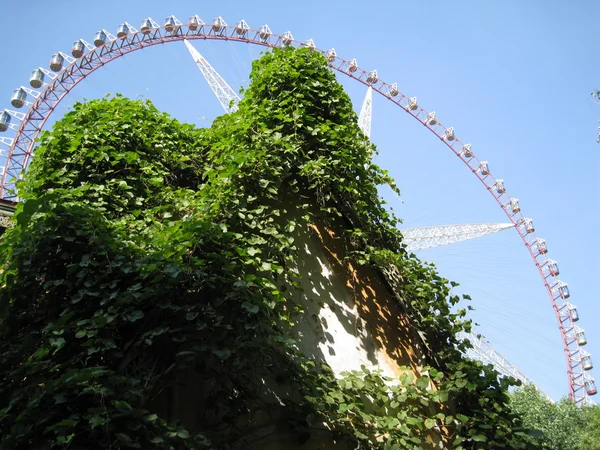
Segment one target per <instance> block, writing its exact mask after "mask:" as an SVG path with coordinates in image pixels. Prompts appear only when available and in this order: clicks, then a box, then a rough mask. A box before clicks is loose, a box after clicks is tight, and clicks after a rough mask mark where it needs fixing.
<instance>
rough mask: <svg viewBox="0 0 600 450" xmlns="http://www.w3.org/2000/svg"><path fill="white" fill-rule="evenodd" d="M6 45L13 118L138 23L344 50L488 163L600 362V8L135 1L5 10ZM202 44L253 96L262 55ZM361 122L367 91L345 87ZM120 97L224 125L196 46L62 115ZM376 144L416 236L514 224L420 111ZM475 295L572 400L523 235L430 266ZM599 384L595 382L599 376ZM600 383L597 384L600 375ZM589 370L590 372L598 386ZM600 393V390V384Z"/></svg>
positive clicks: (400, 117) (127, 76) (145, 64)
mask: <svg viewBox="0 0 600 450" xmlns="http://www.w3.org/2000/svg"><path fill="white" fill-rule="evenodd" d="M2 3H6V4H4V5H2V15H1V16H0V30H1V31H0V37H1V40H2V42H3V47H2V53H1V54H2V59H3V61H4V67H3V70H2V72H1V73H0V98H3V99H4V100H3V103H0V108H8V107H9V104H10V103H9V99H10V95H11V93H12V91H13V90H14V89H15V88H16V87H18V86H20V85H27V81H28V77H29V75H30V73H31V71H32V70H33V69H34V68H36V67H38V66H40V65H41V66H44V67H47V65H48V63H49V60H50V57H51V56H52V54H53V53H55V52H56V51H58V50H61V51H63V52H65V53H69V51H70V46H71V44H72V43H73V41H75V40H77V39H79V38H84V39H86V40H88V41H91V40H92V38H93V35H94V33H95V32H96V31H97V30H99V29H101V28H105V29H107V30H109V31H111V32H113V33H114V32H116V28H117V26H118V25H119V24H120V23H122V22H123V21H128V22H129V23H131V24H132V25H134V26H135V27H137V28H139V24H140V22H141V20H142V19H143V18H145V17H146V16H150V17H152V18H154V19H155V20H156V21H157V22H159V23H161V24H162V23H163V20H164V18H165V17H167V16H168V15H171V14H174V15H176V16H177V17H178V18H179V19H181V20H182V21H186V20H187V18H188V17H189V16H191V15H193V14H198V15H200V16H201V17H202V18H203V19H204V20H205V21H210V20H212V19H213V18H214V17H216V16H223V17H224V18H225V20H226V21H227V23H229V24H235V22H236V21H237V20H239V19H245V20H246V21H247V22H248V23H249V24H250V26H251V27H253V28H255V29H256V28H258V27H259V26H260V25H263V24H265V23H267V24H269V25H270V27H271V29H272V30H273V31H274V32H275V33H283V32H284V31H287V30H291V31H292V33H293V35H294V37H295V38H296V39H299V40H306V39H308V38H313V39H314V40H315V42H316V45H317V47H319V48H323V49H327V48H331V47H335V49H336V51H337V54H338V55H339V56H341V57H343V58H345V59H350V58H353V57H355V58H357V60H358V63H359V65H360V66H361V67H363V68H365V69H377V70H378V72H379V76H380V78H382V79H384V80H385V81H388V82H393V81H396V82H397V83H398V87H399V89H400V90H401V91H402V92H403V93H405V94H407V95H409V96H411V97H412V96H415V95H416V96H417V97H418V99H419V104H420V105H422V106H423V107H424V108H425V109H426V110H429V111H431V110H434V111H436V113H437V116H438V118H439V119H440V121H441V122H442V123H443V124H444V125H446V126H453V127H454V129H455V132H456V135H457V136H458V137H459V138H460V139H461V140H462V141H463V142H470V143H471V144H472V145H473V150H474V152H475V154H476V155H477V156H478V157H479V158H480V159H482V160H488V161H489V164H490V168H491V170H492V173H493V174H494V176H496V177H497V178H503V179H504V180H505V183H506V186H507V191H508V192H509V193H510V194H511V196H513V197H517V198H519V199H520V203H521V206H522V209H523V213H524V214H525V215H526V216H527V217H532V218H533V219H534V222H535V225H536V234H537V236H539V237H542V238H544V239H546V241H547V244H548V248H549V256H550V257H551V258H552V259H555V260H557V261H558V263H559V267H560V270H561V276H560V278H561V279H562V280H564V281H566V282H567V283H568V284H569V288H570V290H571V294H572V297H571V300H572V303H574V304H575V305H577V306H578V309H579V311H580V314H581V321H580V322H579V324H580V325H581V326H582V327H583V328H585V330H586V334H587V336H588V341H589V344H588V345H587V346H586V350H587V351H589V352H590V353H591V354H592V357H593V358H594V357H595V358H596V361H597V363H598V364H600V328H599V327H598V326H597V325H598V318H599V317H600V306H599V302H598V295H597V293H596V292H597V291H596V290H595V288H594V287H593V286H594V283H595V281H596V278H595V277H596V276H598V273H599V271H600V270H599V269H600V263H599V262H598V257H597V255H598V250H599V245H598V234H597V232H596V228H597V224H598V223H599V214H598V206H599V201H598V197H599V196H598V194H599V193H600V190H599V188H598V181H597V178H598V175H600V166H599V157H598V155H599V152H600V145H599V144H596V142H595V141H596V132H597V126H598V123H597V121H598V119H600V105H596V104H594V103H593V102H592V101H591V98H590V93H591V92H592V91H593V90H594V89H597V88H600V77H599V69H600V64H599V63H598V59H597V57H596V54H597V43H598V42H599V41H600V39H599V38H600V31H599V28H598V26H597V17H598V15H599V13H600V3H598V2H596V1H591V0H590V1H584V0H582V1H578V2H567V1H548V0H546V1H543V0H537V1H534V0H529V1H522V0H506V1H502V2H500V1H486V2H481V1H456V2H452V5H450V2H444V1H435V0H432V1H430V2H427V3H425V2H420V1H387V0H382V1H380V2H377V3H365V2H348V1H338V0H335V1H319V2H317V1H312V0H310V1H304V2H268V3H265V2H242V1H226V0H225V1H222V2H191V1H177V2H164V1H154V0H152V1H149V0H128V1H120V2H117V1H114V0H106V1H102V2H80V1H74V0H57V1H55V2H46V1H41V0H29V1H27V2H7V1H6V0H4V1H2ZM194 44H195V46H196V48H198V50H199V51H200V52H201V53H202V54H203V55H204V56H205V57H206V58H207V59H208V60H209V61H210V62H211V63H212V64H213V65H214V66H215V68H216V69H217V70H218V71H219V72H220V73H221V74H222V75H223V77H224V78H225V79H226V80H227V81H228V82H229V84H230V85H232V87H234V88H237V87H239V86H240V85H242V84H244V83H245V82H246V80H247V75H248V73H249V63H250V61H251V60H252V59H253V58H256V57H258V55H259V54H260V51H261V50H262V49H260V48H255V47H251V46H248V45H244V44H233V43H225V42H209V41H206V42H205V41H196V42H195V43H194ZM340 81H342V82H343V84H344V86H345V87H346V89H347V91H348V93H349V94H350V96H351V98H352V99H353V101H354V103H355V105H356V108H357V110H358V109H359V108H360V105H361V103H362V98H363V96H364V94H365V88H364V86H362V85H360V84H358V83H355V82H352V81H351V80H349V79H347V78H345V77H344V78H340ZM116 92H121V93H123V94H124V95H127V96H130V97H146V98H150V99H152V100H153V101H154V102H155V103H156V105H157V107H158V108H160V109H163V110H165V111H167V112H169V113H170V114H171V115H173V116H175V117H177V118H179V119H180V120H184V121H188V122H193V123H196V124H198V126H208V125H210V122H211V120H212V119H213V118H214V117H216V116H217V115H219V114H221V110H220V106H219V104H218V103H217V101H216V99H215V98H214V96H212V94H211V92H210V91H209V89H208V88H207V86H206V84H205V82H204V80H203V79H202V78H201V75H200V73H199V72H198V70H197V69H196V67H195V65H194V64H193V62H192V61H191V59H190V58H189V55H188V53H187V50H186V49H185V47H184V46H183V44H180V43H174V44H169V45H164V46H156V47H153V48H149V49H144V50H141V51H138V52H135V53H133V54H130V55H127V56H126V57H124V58H120V59H118V60H115V61H114V62H111V63H110V64H108V65H106V66H105V67H103V68H101V69H100V70H98V71H96V72H95V73H94V74H92V75H91V76H90V77H89V78H88V79H86V80H84V81H83V82H82V83H81V84H80V85H79V86H77V87H76V88H75V89H74V90H73V92H72V93H71V94H70V95H69V96H67V97H66V98H65V100H64V101H63V103H62V104H61V106H60V107H59V108H58V110H57V111H56V113H55V115H54V116H53V118H54V119H56V118H58V117H59V116H60V115H61V114H62V113H64V112H65V111H67V110H68V107H69V105H71V104H72V103H73V102H74V101H76V100H80V99H82V98H96V97H99V96H102V95H105V94H107V93H116ZM372 140H373V142H374V143H375V144H377V145H378V148H379V152H380V154H379V156H378V157H377V161H378V163H379V164H380V165H382V166H383V167H384V168H386V169H388V170H389V171H390V173H391V174H392V175H393V176H394V177H395V178H396V180H397V182H398V184H399V186H400V189H401V191H402V197H401V199H402V200H399V199H397V198H396V197H394V196H391V195H390V194H389V193H388V192H386V191H383V194H384V196H386V198H388V200H389V202H390V204H391V206H392V207H394V209H395V210H396V212H397V213H398V215H399V216H400V217H402V218H403V219H404V222H405V226H406V227H418V226H427V225H439V224H451V223H475V222H505V221H506V217H505V216H504V214H503V212H502V211H501V210H500V208H499V207H498V205H497V204H496V203H495V201H494V200H493V199H492V197H491V196H490V195H489V193H487V192H486V189H485V188H484V187H483V185H481V183H480V182H479V181H478V180H476V179H475V177H474V176H473V175H472V174H471V173H470V171H469V170H468V169H467V168H466V167H464V165H463V164H462V162H461V161H460V160H459V159H458V158H457V157H456V156H454V155H453V154H452V153H451V152H450V151H449V150H448V149H447V148H446V147H445V146H444V145H442V144H441V143H440V142H439V140H438V139H436V138H435V136H433V135H432V134H431V133H429V132H428V131H427V130H426V129H425V128H424V127H422V126H421V125H420V124H419V123H417V122H416V121H415V120H413V119H411V117H409V116H408V115H407V114H406V113H404V112H402V111H401V110H400V109H399V108H397V107H395V106H394V105H392V104H391V103H389V102H386V101H385V100H384V99H383V98H380V97H377V96H376V97H375V98H374V106H373V127H372ZM420 256H421V257H422V258H423V259H426V260H431V261H434V262H435V263H436V264H437V265H438V267H439V270H440V272H441V273H442V274H443V275H444V276H446V277H448V278H450V279H454V280H456V281H458V282H460V283H461V287H460V288H459V289H460V292H467V293H470V294H471V296H472V297H473V301H472V305H473V306H474V307H475V308H476V311H475V312H474V313H473V318H474V320H475V321H476V322H478V323H479V324H480V327H479V331H480V332H482V333H483V334H484V335H486V336H487V337H488V339H489V340H490V341H491V342H492V344H493V345H494V347H495V348H496V349H497V350H498V351H499V352H500V353H502V354H503V355H505V356H506V357H507V358H508V359H509V360H510V361H511V362H512V363H513V364H515V365H516V366H517V367H519V369H520V370H521V371H523V372H524V373H525V374H526V375H527V376H528V377H529V378H531V379H532V380H533V381H534V382H536V383H537V384H538V385H539V386H540V387H541V388H542V389H543V390H544V391H545V392H546V393H548V394H549V395H550V396H551V397H553V398H555V399H558V398H560V397H561V396H562V395H565V394H566V393H567V377H566V366H565V358H564V354H563V349H562V344H561V339H560V334H559V331H558V327H557V324H556V319H555V316H554V312H553V310H552V307H551V304H550V300H549V298H548V296H547V294H546V292H545V288H544V286H543V284H542V282H541V280H540V278H539V275H538V274H537V271H536V268H535V266H534V265H533V262H532V261H531V259H530V258H529V255H528V253H527V250H526V248H525V246H524V245H523V243H522V242H521V241H520V239H519V237H518V235H517V233H516V232H514V231H513V230H508V231H504V232H502V233H499V234H497V235H493V236H488V237H486V238H483V239H480V240H477V241H471V242H465V243H462V244H457V245H454V246H451V247H447V248H440V249H436V250H431V251H424V252H422V253H420ZM596 372H597V370H596ZM598 373H600V372H598ZM592 374H593V372H592ZM597 378H598V379H600V376H598V377H597Z"/></svg>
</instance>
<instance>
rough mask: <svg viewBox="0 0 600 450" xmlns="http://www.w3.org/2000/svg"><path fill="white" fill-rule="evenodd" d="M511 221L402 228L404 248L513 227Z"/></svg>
mask: <svg viewBox="0 0 600 450" xmlns="http://www.w3.org/2000/svg"><path fill="white" fill-rule="evenodd" d="M514 226H515V225H514V224H512V223H474V224H459V225H439V226H432V227H423V228H408V229H405V230H402V235H403V236H404V243H405V244H406V250H407V251H410V252H414V251H417V250H424V249H426V248H432V247H439V246H442V245H448V244H454V243H456V242H461V241H466V240H468V239H475V238H478V237H481V236H485V235H487V234H491V233H496V232H498V231H502V230H507V229H509V228H514Z"/></svg>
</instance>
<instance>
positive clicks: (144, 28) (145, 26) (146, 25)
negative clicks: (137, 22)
mask: <svg viewBox="0 0 600 450" xmlns="http://www.w3.org/2000/svg"><path fill="white" fill-rule="evenodd" d="M152 28H154V27H153V25H152V19H150V17H147V18H145V19H144V20H142V25H141V26H140V31H141V32H142V33H144V34H148V33H150V31H151V30H152Z"/></svg>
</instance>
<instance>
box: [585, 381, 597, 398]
mask: <svg viewBox="0 0 600 450" xmlns="http://www.w3.org/2000/svg"><path fill="white" fill-rule="evenodd" d="M585 392H586V393H587V395H596V394H597V393H598V391H597V390H596V383H594V379H593V378H592V379H590V380H586V382H585Z"/></svg>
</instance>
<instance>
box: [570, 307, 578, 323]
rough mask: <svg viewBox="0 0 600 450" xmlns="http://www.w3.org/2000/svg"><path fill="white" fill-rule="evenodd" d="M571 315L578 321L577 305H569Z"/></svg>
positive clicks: (573, 319) (572, 318)
mask: <svg viewBox="0 0 600 450" xmlns="http://www.w3.org/2000/svg"><path fill="white" fill-rule="evenodd" d="M569 315H570V316H571V320H572V321H573V322H577V321H578V320H579V312H578V311H577V307H576V306H574V305H569Z"/></svg>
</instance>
